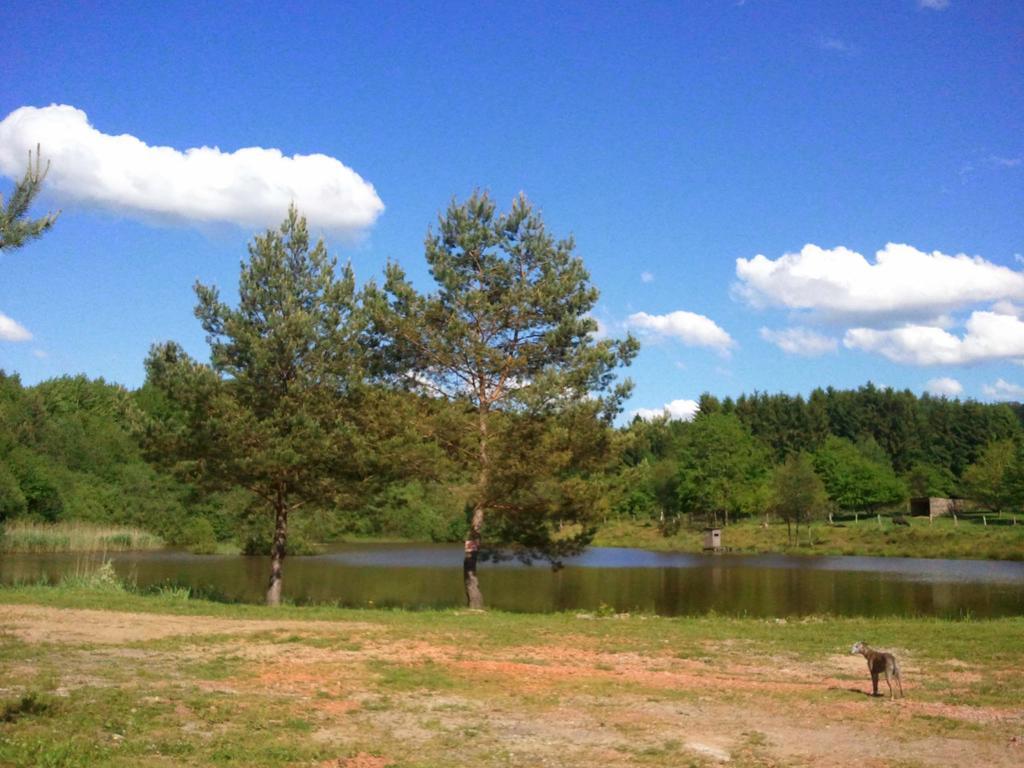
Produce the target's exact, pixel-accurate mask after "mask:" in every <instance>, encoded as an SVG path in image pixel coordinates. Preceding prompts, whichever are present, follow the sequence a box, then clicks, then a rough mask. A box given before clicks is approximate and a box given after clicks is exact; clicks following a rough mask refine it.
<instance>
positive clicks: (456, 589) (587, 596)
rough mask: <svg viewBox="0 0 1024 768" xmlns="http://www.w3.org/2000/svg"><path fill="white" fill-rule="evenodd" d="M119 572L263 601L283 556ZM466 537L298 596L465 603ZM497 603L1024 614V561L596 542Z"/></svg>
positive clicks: (491, 599) (533, 570)
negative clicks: (272, 560)
mask: <svg viewBox="0 0 1024 768" xmlns="http://www.w3.org/2000/svg"><path fill="white" fill-rule="evenodd" d="M113 559H114V567H115V568H116V570H117V571H118V573H119V574H120V575H122V576H125V577H128V578H131V579H134V580H135V581H136V582H137V583H138V585H139V586H140V587H148V586H151V585H155V584H164V583H171V584H178V585H187V586H189V587H192V588H193V589H198V590H199V591H200V592H201V593H204V594H206V595H209V596H212V597H214V598H216V599H223V600H231V601H245V602H261V601H262V599H263V592H264V584H265V581H266V578H267V575H268V573H269V560H268V559H264V558H253V557H232V556H210V555H203V556H199V555H190V554H188V553H184V552H176V551H159V552H137V553H121V554H117V555H115V556H114V558H113ZM82 563H83V556H81V555H75V554H70V555H69V554H60V555H3V556H0V582H2V583H7V584H10V583H12V582H18V581H20V582H37V581H39V580H40V579H44V578H45V579H49V580H51V581H55V580H58V579H59V578H60V575H61V574H62V573H64V572H66V571H69V570H70V571H72V572H73V571H74V570H75V569H76V568H80V567H81V565H82ZM461 566H462V551H461V547H460V546H459V545H390V544H389V545H367V544H359V545H339V546H337V547H334V548H332V550H331V551H330V552H328V553H327V554H323V555H318V556H316V557H296V558H289V559H287V560H286V561H285V581H284V584H285V597H286V599H289V600H293V601H295V602H324V603H340V604H342V605H367V604H368V603H369V602H370V601H372V602H373V603H374V604H375V605H378V606H392V605H394V606H406V607H428V606H457V605H461V604H462V602H463V594H462V567H461ZM480 581H481V585H482V587H483V590H484V596H485V598H486V599H487V603H488V605H490V606H492V607H495V608H503V609H506V610H512V611H541V612H542V611H566V610H588V609H589V610H592V609H595V608H598V607H599V606H601V605H602V604H605V605H608V606H612V607H614V608H615V609H616V610H619V611H644V612H649V613H659V614H662V615H666V616H676V615H685V614H694V613H703V612H706V611H710V610H714V611H717V612H719V613H726V614H747V615H752V616H788V615H799V614H807V613H822V612H827V613H833V614H838V615H874V616H882V615H889V614H896V615H937V616H960V615H963V614H966V613H970V614H971V615H973V616H976V617H990V616H1006V615H1021V614H1024V563H1010V562H988V561H976V560H922V559H911V558H878V557H791V556H785V555H690V554H676V553H659V552H647V551H644V550H635V549H616V548H594V549H591V550H590V551H588V552H587V553H586V554H585V555H583V556H582V557H580V558H577V559H574V560H571V561H569V562H568V563H567V566H566V567H565V568H564V569H563V570H561V571H558V572H552V571H551V569H550V568H548V567H547V566H545V565H542V564H536V565H533V566H529V567H528V566H523V565H521V564H519V563H515V562H512V563H500V564H494V563H483V564H481V566H480Z"/></svg>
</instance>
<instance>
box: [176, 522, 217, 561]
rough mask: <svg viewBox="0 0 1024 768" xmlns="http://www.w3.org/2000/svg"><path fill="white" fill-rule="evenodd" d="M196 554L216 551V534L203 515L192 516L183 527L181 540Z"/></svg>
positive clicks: (209, 553) (210, 553) (208, 553)
mask: <svg viewBox="0 0 1024 768" xmlns="http://www.w3.org/2000/svg"><path fill="white" fill-rule="evenodd" d="M180 543H181V544H182V545H183V546H185V547H186V548H187V549H188V551H189V552H192V553H193V554H196V555H212V554H213V553H214V552H216V551H217V535H216V533H215V532H214V530H213V524H212V523H211V522H210V521H209V520H207V519H206V518H205V517H193V518H191V519H190V520H189V521H188V522H187V523H186V524H185V526H184V527H183V529H182V532H181V542H180Z"/></svg>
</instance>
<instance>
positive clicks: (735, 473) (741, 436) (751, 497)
mask: <svg viewBox="0 0 1024 768" xmlns="http://www.w3.org/2000/svg"><path fill="white" fill-rule="evenodd" d="M769 466H770V463H769V458H768V453H767V451H766V450H765V448H764V446H763V445H762V444H761V443H759V442H758V441H757V440H755V439H754V436H753V435H752V434H751V433H750V431H749V430H748V429H747V428H746V427H745V426H744V425H743V423H742V422H741V421H740V420H739V418H738V417H737V416H735V415H733V414H727V413H712V414H710V415H700V416H698V417H697V418H696V419H695V420H694V422H693V423H692V424H691V425H690V427H689V429H687V430H686V432H684V433H683V438H682V443H681V445H680V449H679V477H680V480H679V498H680V501H681V504H682V508H683V509H685V510H687V511H690V512H691V513H694V514H698V515H701V516H703V517H704V518H705V519H706V520H707V522H708V523H712V524H717V523H718V522H719V520H724V522H726V523H728V522H729V519H730V515H731V516H732V517H736V516H737V515H745V514H751V513H754V512H757V511H760V510H761V509H762V508H763V506H764V487H765V486H764V483H765V480H766V479H767V472H768V468H769Z"/></svg>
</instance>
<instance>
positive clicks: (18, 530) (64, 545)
mask: <svg viewBox="0 0 1024 768" xmlns="http://www.w3.org/2000/svg"><path fill="white" fill-rule="evenodd" d="M162 546H164V543H163V541H162V540H161V539H160V537H159V536H154V535H153V534H151V533H147V532H146V531H143V530H140V529H139V528H131V527H127V526H112V525H95V524H93V523H85V522H79V521H72V522H65V523H32V522H26V521H22V520H18V521H14V522H9V523H7V524H6V525H4V526H3V527H2V528H0V552H118V551H124V550H129V549H159V548H161V547H162Z"/></svg>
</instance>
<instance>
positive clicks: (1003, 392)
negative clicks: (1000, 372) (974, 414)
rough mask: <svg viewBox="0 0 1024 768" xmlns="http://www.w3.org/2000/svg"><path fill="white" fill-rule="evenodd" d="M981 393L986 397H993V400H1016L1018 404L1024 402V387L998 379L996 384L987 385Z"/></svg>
mask: <svg viewBox="0 0 1024 768" xmlns="http://www.w3.org/2000/svg"><path fill="white" fill-rule="evenodd" d="M981 391H982V392H984V393H985V396H986V397H991V398H992V399H993V400H1014V401H1017V402H1020V401H1022V400H1024V387H1022V386H1021V385H1020V384H1013V383H1011V382H1009V381H1006V380H1004V379H996V383H995V384H986V385H985V386H984V387H982V388H981Z"/></svg>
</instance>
